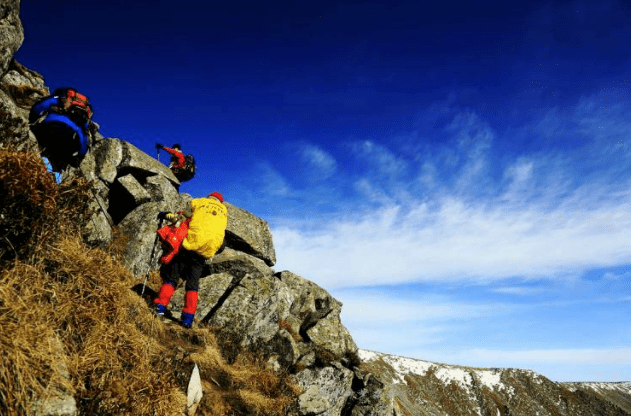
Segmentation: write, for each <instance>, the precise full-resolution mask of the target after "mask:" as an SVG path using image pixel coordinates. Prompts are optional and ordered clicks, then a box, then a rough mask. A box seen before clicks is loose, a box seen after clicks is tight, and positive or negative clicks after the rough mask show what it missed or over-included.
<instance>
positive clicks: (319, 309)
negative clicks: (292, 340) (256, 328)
mask: <svg viewBox="0 0 631 416" xmlns="http://www.w3.org/2000/svg"><path fill="white" fill-rule="evenodd" d="M276 277H277V278H278V279H280V280H281V281H282V282H283V283H284V284H285V285H286V286H287V287H288V289H289V290H290V291H291V293H292V297H293V302H292V305H291V314H290V316H289V318H288V319H289V321H290V323H291V325H292V327H293V328H294V330H295V331H296V332H298V333H299V334H300V335H301V336H302V337H303V339H304V340H305V341H306V342H311V343H313V344H315V345H316V346H317V348H321V349H325V350H326V351H328V352H330V353H331V354H333V356H334V357H336V358H337V359H343V358H344V357H348V356H350V355H354V354H357V345H356V344H355V342H354V341H353V338H352V337H351V335H350V333H349V332H348V330H347V329H346V327H344V325H342V322H341V319H340V313H341V310H342V303H341V302H339V301H338V300H336V299H335V298H333V297H332V296H331V295H330V294H329V293H328V292H327V291H326V290H324V289H322V288H321V287H320V286H318V285H316V284H315V283H313V282H311V281H309V280H307V279H305V278H303V277H301V276H298V275H296V274H294V273H291V272H288V271H283V272H281V273H278V274H276Z"/></svg>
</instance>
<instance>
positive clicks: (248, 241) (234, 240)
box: [225, 202, 276, 266]
mask: <svg viewBox="0 0 631 416" xmlns="http://www.w3.org/2000/svg"><path fill="white" fill-rule="evenodd" d="M225 205H226V208H227V209H228V226H227V227H226V241H227V245H228V247H230V248H233V249H235V250H239V251H243V252H244V253H248V254H251V255H253V256H255V257H258V258H260V259H262V260H264V261H265V263H266V264H267V265H268V266H273V265H274V264H276V252H275V250H274V242H273V241H272V232H271V231H270V229H269V225H268V224H267V222H266V221H265V220H262V219H261V218H258V217H256V216H254V215H252V214H250V213H249V212H247V211H245V210H243V209H241V208H239V207H236V206H234V205H232V204H230V203H229V202H226V203H225Z"/></svg>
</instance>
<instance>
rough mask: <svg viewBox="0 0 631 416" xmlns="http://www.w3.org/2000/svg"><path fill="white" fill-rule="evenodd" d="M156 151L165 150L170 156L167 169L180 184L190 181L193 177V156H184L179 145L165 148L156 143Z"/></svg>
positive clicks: (194, 168)
mask: <svg viewBox="0 0 631 416" xmlns="http://www.w3.org/2000/svg"><path fill="white" fill-rule="evenodd" d="M156 149H158V151H160V150H165V151H166V152H168V153H169V154H170V155H171V163H170V164H169V169H171V171H172V172H173V174H174V175H175V177H176V178H177V179H178V180H179V181H180V182H184V181H188V180H191V179H192V178H193V176H195V170H196V166H195V158H193V155H186V156H185V155H184V153H182V146H180V144H179V143H175V144H174V145H173V146H172V147H166V146H163V145H161V144H160V143H157V144H156Z"/></svg>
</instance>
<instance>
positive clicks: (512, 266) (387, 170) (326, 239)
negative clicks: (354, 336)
mask: <svg viewBox="0 0 631 416" xmlns="http://www.w3.org/2000/svg"><path fill="white" fill-rule="evenodd" d="M581 105H583V104H581ZM566 113H567V114H565V113H564V114H561V113H555V114H556V115H550V114H548V116H547V117H552V118H553V116H554V117H558V120H557V121H556V124H557V125H566V124H572V123H573V124H572V125H573V126H577V125H578V121H577V120H579V118H577V115H576V114H571V112H566ZM552 118H551V119H550V120H548V121H547V123H548V124H550V125H552V124H554V123H555V121H554V120H553V119H552ZM445 131H446V132H447V133H446V134H448V138H447V139H446V140H445V143H447V144H445V145H443V147H440V146H439V148H438V149H437V150H436V151H435V152H434V153H433V156H436V155H440V154H443V155H446V154H450V153H451V154H453V155H455V156H453V157H451V158H450V159H449V160H450V162H449V163H446V161H447V159H445V158H443V159H442V161H441V159H440V158H438V159H437V162H438V163H434V161H433V160H432V154H428V155H427V156H426V157H425V158H418V159H416V160H410V159H405V158H404V157H403V156H402V155H400V154H398V153H397V152H395V151H394V150H391V149H388V148H386V147H385V146H383V145H377V144H375V143H372V142H369V141H366V142H363V143H359V144H356V145H355V151H356V153H357V154H358V155H360V156H361V157H364V158H368V159H369V160H371V161H372V162H373V164H374V168H375V169H376V170H377V171H378V172H382V173H383V174H384V175H385V176H387V178H385V179H384V177H382V178H381V179H382V180H380V177H378V176H371V175H370V174H368V173H367V174H366V176H364V177H362V178H359V179H357V180H356V182H355V189H356V190H357V191H358V195H355V196H353V197H357V196H360V197H361V198H363V199H361V200H358V202H359V204H358V207H359V206H363V207H364V208H362V209H361V210H360V209H356V210H354V211H353V212H339V215H338V216H337V217H336V218H335V219H331V218H330V217H329V218H328V219H327V221H326V222H322V223H319V225H318V226H317V227H315V228H313V227H311V228H310V229H309V230H308V231H305V230H304V229H301V228H296V225H295V224H292V223H290V222H282V221H279V222H277V223H276V224H274V229H273V231H274V235H275V244H276V249H277V253H278V259H279V265H278V266H279V267H282V268H287V269H291V270H294V271H296V272H298V273H302V274H304V275H306V276H309V277H310V278H312V279H314V280H316V281H318V282H319V283H321V284H323V285H324V286H326V287H345V286H362V285H377V284H392V283H402V282H409V281H458V280H463V279H467V280H475V281H481V282H482V281H492V280H497V279H505V278H510V277H514V276H522V277H526V278H547V279H556V278H564V277H575V276H577V275H580V274H581V273H582V272H583V271H585V270H587V269H589V268H595V267H610V266H615V265H621V264H628V263H631V246H630V245H629V240H628V235H629V232H630V230H631V198H629V197H630V196H631V181H629V179H628V178H626V177H619V176H615V175H616V172H618V171H619V169H620V166H616V167H615V169H614V168H611V169H607V168H605V169H602V170H591V171H590V173H589V174H584V173H583V172H582V168H583V167H584V168H585V169H592V166H591V165H589V164H588V161H586V159H588V158H590V157H592V158H596V157H598V156H596V155H594V153H595V150H590V149H591V148H593V147H594V146H599V145H601V144H602V140H600V141H593V142H591V144H590V145H589V146H588V147H587V148H583V149H580V151H576V152H575V151H570V152H564V151H563V150H558V149H557V150H555V151H554V152H547V153H537V152H531V153H529V154H524V155H519V156H518V157H517V158H516V159H515V160H514V161H513V162H512V163H508V164H505V168H504V169H503V173H502V174H501V175H500V176H499V177H495V178H494V177H493V175H492V174H491V173H490V171H489V169H488V166H489V163H491V162H490V160H491V159H490V158H491V154H492V150H493V143H494V142H495V141H496V140H498V139H497V138H496V136H497V134H496V133H495V132H493V131H492V130H491V128H490V127H489V126H488V125H487V123H485V122H484V121H482V120H480V119H479V118H478V117H477V116H476V115H475V114H473V113H471V112H464V113H462V114H458V115H456V116H455V117H454V119H453V121H452V122H451V123H450V124H449V125H448V126H447V128H446V129H445ZM502 139H503V140H508V139H507V138H502ZM616 160H617V162H620V160H619V159H616ZM627 166H629V165H627ZM414 172H416V176H410V175H411V174H412V173H414ZM393 178H395V179H397V180H396V182H393ZM389 185H390V186H389ZM424 185H427V187H426V188H422V187H423V186H424ZM350 198H351V196H349V199H350ZM367 201H368V202H369V204H368V205H366V204H365V202H367ZM322 259H326V262H323V261H322Z"/></svg>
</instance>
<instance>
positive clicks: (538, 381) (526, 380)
mask: <svg viewBox="0 0 631 416" xmlns="http://www.w3.org/2000/svg"><path fill="white" fill-rule="evenodd" d="M359 356H360V358H361V360H362V365H361V368H362V369H363V370H365V371H367V372H369V373H371V374H373V375H374V376H375V377H376V378H377V379H378V380H379V382H381V383H383V384H384V392H385V393H384V397H383V399H382V400H383V401H385V402H388V406H389V407H390V408H391V410H392V412H391V414H392V415H394V416H401V415H415V416H416V415H418V416H421V415H422V416H430V415H431V416H443V415H445V416H447V415H449V416H460V415H463V416H464V415H476V416H477V415H480V416H509V415H510V416H534V415H537V416H556V415H567V416H609V415H612V416H613V415H616V416H623V415H631V382H621V383H555V382H553V381H551V380H549V379H547V378H546V377H544V376H542V375H540V374H537V373H535V372H533V371H529V370H517V369H509V368H504V369H500V368H486V369H485V368H473V367H463V366H457V365H448V364H439V363H432V362H428V361H422V360H415V359H412V358H405V357H398V356H394V355H388V354H383V353H378V352H372V351H367V350H359Z"/></svg>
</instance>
